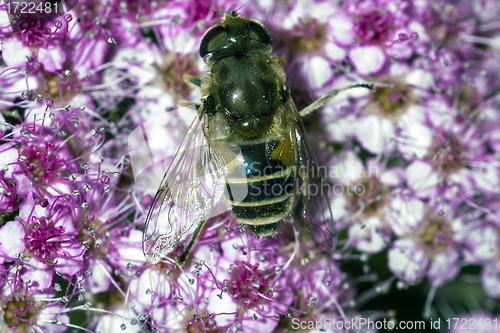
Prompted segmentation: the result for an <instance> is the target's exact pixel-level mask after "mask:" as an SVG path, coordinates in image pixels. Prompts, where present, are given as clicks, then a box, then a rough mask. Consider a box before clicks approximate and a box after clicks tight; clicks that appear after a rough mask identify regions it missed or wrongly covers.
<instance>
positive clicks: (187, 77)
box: [182, 74, 201, 88]
mask: <svg viewBox="0 0 500 333" xmlns="http://www.w3.org/2000/svg"><path fill="white" fill-rule="evenodd" d="M182 81H184V82H186V83H188V84H192V85H194V86H196V87H198V88H201V79H200V78H199V77H196V76H194V75H191V74H184V75H183V76H182Z"/></svg>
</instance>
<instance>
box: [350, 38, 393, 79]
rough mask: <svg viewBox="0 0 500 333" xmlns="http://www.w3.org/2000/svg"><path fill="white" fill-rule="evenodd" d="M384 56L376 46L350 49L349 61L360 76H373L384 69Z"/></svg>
mask: <svg viewBox="0 0 500 333" xmlns="http://www.w3.org/2000/svg"><path fill="white" fill-rule="evenodd" d="M386 58H387V57H386V55H385V53H384V51H382V49H381V48H380V47H378V46H373V45H371V46H358V47H356V48H353V49H351V51H350V52H349V59H351V61H352V63H353V65H354V67H356V70H357V71H358V73H359V74H361V75H368V74H374V73H377V72H379V71H380V70H381V69H382V67H384V64H385V60H386Z"/></svg>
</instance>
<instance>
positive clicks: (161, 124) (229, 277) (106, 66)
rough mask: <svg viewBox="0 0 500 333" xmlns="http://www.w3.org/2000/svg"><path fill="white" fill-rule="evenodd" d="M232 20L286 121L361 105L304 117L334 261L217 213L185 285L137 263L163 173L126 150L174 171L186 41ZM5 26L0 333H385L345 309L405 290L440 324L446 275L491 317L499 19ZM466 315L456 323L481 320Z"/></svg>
mask: <svg viewBox="0 0 500 333" xmlns="http://www.w3.org/2000/svg"><path fill="white" fill-rule="evenodd" d="M232 10H238V12H239V13H240V14H242V15H244V16H247V17H249V18H251V19H256V20H259V21H261V22H262V23H263V24H264V25H265V26H266V27H268V29H269V30H270V32H271V34H272V37H273V41H274V46H273V48H274V51H275V52H276V53H277V55H278V57H281V58H280V60H283V61H282V63H283V64H284V69H285V72H286V74H287V83H288V84H289V86H290V87H291V90H292V98H293V99H294V101H295V102H296V104H297V106H298V108H299V109H301V108H302V107H303V106H305V105H307V104H309V103H310V102H311V101H314V100H315V99H316V98H318V97H320V96H321V95H322V94H324V93H326V92H329V91H331V90H332V89H336V88H342V87H344V86H347V85H349V84H352V83H360V82H368V83H373V84H374V85H375V89H376V91H375V92H372V91H368V90H366V89H362V88H355V89H352V90H348V91H345V92H342V93H341V94H339V95H338V96H336V97H335V98H334V99H333V100H332V101H330V102H328V103H327V104H326V105H325V106H324V107H323V109H321V110H320V111H318V112H316V113H314V114H312V115H309V116H307V117H306V118H305V119H304V123H305V125H306V129H307V132H308V137H309V140H310V141H311V143H312V146H313V147H314V148H315V151H316V155H317V159H318V161H319V162H320V165H321V166H322V167H324V171H325V172H324V176H325V178H326V179H327V180H328V183H329V184H330V185H331V187H330V188H331V193H329V195H330V204H331V208H332V212H333V215H334V219H335V229H336V231H337V234H338V241H337V243H336V244H335V247H334V248H332V250H331V251H329V252H324V251H320V250H318V249H317V248H315V247H314V246H313V245H312V244H310V242H308V241H306V239H305V237H304V235H302V234H301V233H300V231H299V230H296V229H295V228H294V227H293V226H292V225H290V226H289V227H287V228H286V230H285V231H283V232H282V233H280V234H278V236H276V237H273V238H268V239H259V238H255V237H253V236H252V235H251V234H249V233H246V232H242V230H240V227H239V226H237V225H235V223H234V221H233V220H232V218H231V214H230V213H224V214H221V215H220V216H217V217H214V218H211V219H210V220H209V222H208V223H207V226H206V227H205V229H204V230H203V232H202V234H201V236H200V238H199V240H198V242H197V244H196V245H195V247H194V249H193V252H192V253H191V255H190V258H189V260H188V261H187V263H186V265H185V266H184V267H178V266H177V265H176V264H175V263H174V260H171V259H167V260H163V261H161V262H160V263H157V264H151V263H148V262H147V261H146V259H145V257H144V254H143V253H142V231H143V228H144V222H145V219H146V215H147V212H148V209H149V207H150V205H151V202H152V199H153V197H154V195H155V193H156V188H157V186H158V183H159V182H160V179H161V177H162V176H163V171H164V167H165V165H161V166H160V167H159V168H157V169H158V170H157V169H155V170H153V169H145V170H146V171H144V170H140V171H138V170H137V169H134V166H133V165H132V164H131V155H133V153H134V147H130V146H129V144H130V142H131V141H130V140H131V139H130V137H131V134H132V133H133V132H134V130H135V129H137V128H139V127H141V128H146V127H147V128H148V135H149V138H148V140H149V141H148V144H149V146H148V147H149V149H151V152H153V153H154V154H158V156H162V157H168V156H173V155H174V153H175V151H176V150H177V148H178V146H179V144H180V142H181V140H182V138H183V135H184V133H185V132H186V130H187V128H188V126H189V125H190V124H191V122H192V120H193V119H194V117H195V116H196V113H195V112H194V111H193V110H189V109H186V108H180V106H182V105H184V104H185V101H193V102H194V103H197V104H199V101H200V99H201V97H202V96H201V91H200V90H199V89H195V88H193V87H191V86H190V85H188V84H186V83H185V82H184V81H183V79H182V77H183V75H185V74H188V75H192V76H195V77H202V76H203V75H204V73H205V69H206V67H205V64H204V63H203V61H202V59H201V58H200V57H199V55H198V48H199V45H200V41H201V38H202V36H203V33H204V32H205V31H206V30H207V29H208V28H209V27H210V26H212V25H214V24H217V23H219V22H220V19H221V14H222V12H223V11H227V12H230V11H232ZM6 11H7V7H6V5H5V4H1V5H0V52H1V53H0V87H1V89H0V111H1V113H0V332H4V331H6V332H28V331H37V332H64V331H66V330H67V329H68V328H79V329H81V330H83V331H86V332H121V331H124V332H184V331H190V332H206V331H209V330H210V331H218V332H223V331H226V332H241V331H243V332H284V331H286V330H291V329H293V327H294V326H293V325H294V323H296V320H299V321H315V320H320V321H321V320H323V319H324V318H330V319H335V320H338V321H343V320H346V321H348V320H349V319H350V318H357V317H360V316H361V317H370V318H371V319H372V320H374V321H376V320H377V319H384V318H385V319H388V320H392V321H393V322H396V321H397V318H395V317H394V313H392V312H391V311H389V310H390V308H385V309H377V310H378V311H367V310H366V308H364V307H363V306H364V305H366V303H368V302H370V301H371V300H372V299H374V298H376V297H381V296H380V295H381V294H386V293H388V292H389V290H390V287H391V286H392V285H395V286H396V287H397V288H399V289H407V288H412V287H413V288H415V287H416V286H417V285H424V284H425V285H426V286H428V288H427V289H428V294H427V302H426V305H425V308H424V309H423V310H424V311H423V312H424V314H425V316H431V315H434V316H441V317H443V318H444V319H447V318H446V316H448V315H449V314H450V312H449V311H448V310H449V309H450V306H449V303H450V304H453V302H454V301H453V300H451V299H445V298H446V297H445V296H446V293H444V292H443V293H442V294H440V290H441V289H444V288H445V287H446V286H447V285H448V283H449V282H451V283H450V284H453V283H458V282H457V281H461V280H463V279H465V278H463V279H462V278H461V277H463V276H466V278H469V279H475V281H476V282H477V283H476V285H477V286H479V288H478V289H481V290H482V292H484V294H485V295H486V296H487V297H489V298H490V300H494V299H496V298H498V297H500V215H499V214H500V213H499V212H500V94H499V92H500V66H499V58H500V43H499V41H500V20H499V17H500V4H499V3H498V1H496V0H483V1H476V2H473V1H466V0H459V1H451V0H442V1H431V0H405V1H400V0H365V1H355V0H345V1H340V0H339V1H320V0H316V1H314V0H304V1H303V0H294V1H285V2H283V1H278V0H276V1H257V2H254V3H250V2H246V1H243V2H242V1H237V0H197V1H180V0H173V1H145V2H144V1H116V0H109V1H108V0H106V1H98V0H88V1H80V2H79V3H77V4H76V6H75V7H74V8H71V9H69V8H68V11H67V12H64V13H62V14H61V16H60V17H58V18H56V19H54V20H52V21H50V22H47V23H45V24H43V25H38V26H33V27H30V28H28V29H24V30H21V31H20V32H13V31H12V28H11V26H10V22H9V20H8V16H7V14H6ZM160 120H161V121H160ZM150 124H154V126H153V125H151V126H150ZM148 126H149V127H148ZM155 156H156V155H155ZM143 171H144V172H143ZM177 251H179V249H177V250H176V251H174V252H175V254H179V253H177ZM380 254H382V256H381V255H380ZM375 257H378V258H380V257H383V258H384V260H385V261H384V267H383V268H387V269H388V271H389V272H390V276H388V277H386V276H384V277H380V276H379V275H378V274H379V272H380V270H379V267H375V265H372V263H373V261H372V258H375ZM471 269H472V271H474V269H475V271H474V272H475V273H474V275H473V277H471V274H465V275H462V274H463V273H464V272H470V270H471ZM367 284H369V286H368V287H367V286H366V285H367ZM436 295H438V297H436V302H435V305H436V306H437V309H438V310H437V313H435V311H436V310H433V308H432V307H431V305H432V304H433V302H434V297H435V296H436ZM478 304H480V305H482V306H483V309H481V308H473V307H471V308H468V309H467V310H468V312H470V314H461V313H458V314H457V315H456V316H455V317H458V316H459V315H460V316H462V317H463V318H468V319H467V320H469V319H470V318H483V319H484V320H486V319H489V320H490V322H492V323H494V322H495V319H498V318H496V317H495V315H494V311H491V308H486V306H484V304H482V303H480V302H478ZM488 304H490V303H488ZM432 311H434V312H432ZM447 311H448V312H447ZM456 311H459V310H456ZM77 312H78V314H79V315H74V314H75V313H77ZM420 312H422V311H420ZM82 317H84V319H81V318H82ZM498 321H499V320H497V322H498ZM498 325H500V323H498ZM498 329H500V328H498ZM361 331H363V330H362V329H360V330H359V332H361ZM369 331H373V332H374V331H376V329H370V330H369ZM493 331H495V332H496V331H497V330H492V331H491V332H493ZM331 332H344V331H343V330H340V329H338V330H336V329H332V330H331ZM351 332H357V331H355V330H352V331H351ZM363 332H364V331H363ZM455 332H460V330H459V329H455ZM485 332H487V331H485ZM488 332H489V331H488Z"/></svg>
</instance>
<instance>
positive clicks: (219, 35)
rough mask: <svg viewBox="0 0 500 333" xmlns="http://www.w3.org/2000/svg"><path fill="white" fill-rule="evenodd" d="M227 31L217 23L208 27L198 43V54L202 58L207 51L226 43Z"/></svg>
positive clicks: (209, 51)
mask: <svg viewBox="0 0 500 333" xmlns="http://www.w3.org/2000/svg"><path fill="white" fill-rule="evenodd" d="M227 42H228V39H227V32H226V30H225V29H224V27H223V26H221V25H218V26H215V27H213V28H210V30H208V31H207V32H206V33H205V36H203V40H202V41H201V45H200V56H201V57H202V58H203V57H204V56H206V55H207V54H209V53H212V52H213V51H215V50H217V49H218V48H219V47H221V46H224V45H225V44H227Z"/></svg>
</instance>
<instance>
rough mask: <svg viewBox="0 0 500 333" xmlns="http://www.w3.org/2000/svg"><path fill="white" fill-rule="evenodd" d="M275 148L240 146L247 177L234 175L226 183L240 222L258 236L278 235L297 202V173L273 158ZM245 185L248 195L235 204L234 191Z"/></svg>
mask: <svg viewBox="0 0 500 333" xmlns="http://www.w3.org/2000/svg"><path fill="white" fill-rule="evenodd" d="M272 146H275V145H273V144H272V143H270V142H269V141H268V142H263V143H256V144H247V145H243V146H240V149H241V154H242V156H243V158H244V168H245V172H244V174H245V175H244V176H243V175H242V174H241V173H240V174H239V175H235V174H232V175H230V176H229V177H228V179H227V184H226V186H227V189H228V194H229V199H230V201H231V204H232V207H233V214H234V216H235V218H236V220H237V221H238V222H239V223H240V224H246V225H247V226H248V227H249V229H250V230H251V231H252V232H253V233H254V234H256V235H258V236H268V235H272V234H274V233H275V231H276V228H277V227H278V224H279V222H280V221H282V220H283V219H284V218H286V217H287V216H288V215H289V214H290V212H291V209H292V204H293V200H294V193H295V188H294V186H295V184H294V181H293V180H294V170H293V168H292V167H289V166H285V165H284V164H283V163H282V162H281V161H280V160H276V159H273V158H272V157H271V154H270V150H271V149H270V147H272ZM243 184H246V189H247V194H246V196H245V197H244V198H243V199H240V200H239V201H236V202H235V195H234V194H233V193H232V192H231V188H233V189H234V188H241V187H240V186H241V185H243Z"/></svg>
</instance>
